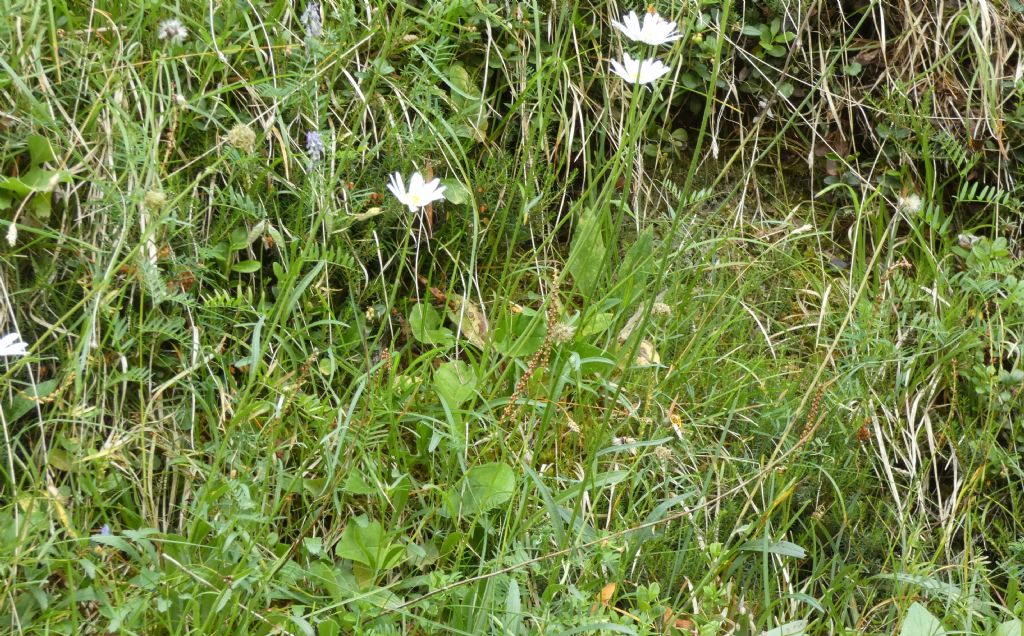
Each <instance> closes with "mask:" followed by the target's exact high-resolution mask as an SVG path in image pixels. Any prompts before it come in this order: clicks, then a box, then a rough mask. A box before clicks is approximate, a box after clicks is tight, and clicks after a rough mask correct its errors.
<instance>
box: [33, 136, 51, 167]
mask: <svg viewBox="0 0 1024 636" xmlns="http://www.w3.org/2000/svg"><path fill="white" fill-rule="evenodd" d="M28 152H29V155H30V156H31V157H32V165H33V166H38V165H41V164H44V163H46V162H47V161H53V160H54V158H55V154H54V152H53V146H51V145H50V142H49V140H47V139H46V137H43V136H42V135H29V136H28Z"/></svg>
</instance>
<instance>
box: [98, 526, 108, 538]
mask: <svg viewBox="0 0 1024 636" xmlns="http://www.w3.org/2000/svg"><path fill="white" fill-rule="evenodd" d="M100 534H101V535H103V536H105V537H106V536H109V535H110V526H108V525H107V524H103V527H102V528H100Z"/></svg>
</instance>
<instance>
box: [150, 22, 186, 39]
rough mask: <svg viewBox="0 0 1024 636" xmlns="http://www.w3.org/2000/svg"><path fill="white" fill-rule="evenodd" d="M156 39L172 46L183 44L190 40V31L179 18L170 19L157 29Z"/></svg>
mask: <svg viewBox="0 0 1024 636" xmlns="http://www.w3.org/2000/svg"><path fill="white" fill-rule="evenodd" d="M156 37H158V38H160V39H161V40H164V41H167V42H170V43H171V44H181V43H182V42H184V41H185V40H187V39H188V29H186V28H185V25H184V24H182V23H181V20H179V19H177V18H168V19H167V20H164V21H163V22H161V23H160V26H159V27H157V29H156Z"/></svg>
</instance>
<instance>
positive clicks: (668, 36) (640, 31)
mask: <svg viewBox="0 0 1024 636" xmlns="http://www.w3.org/2000/svg"><path fill="white" fill-rule="evenodd" d="M612 26H614V27H615V28H616V29H618V30H619V31H622V34H623V35H625V36H626V37H627V38H629V39H630V40H633V41H634V42H643V43H644V44H652V45H654V46H658V45H659V44H668V43H669V42H674V41H676V40H678V39H679V38H681V37H683V34H682V33H680V32H678V31H676V23H675V22H671V21H669V20H666V19H665V18H663V17H661V16H660V15H658V14H657V13H645V14H644V23H643V26H640V18H638V17H637V15H636V11H630V12H629V13H628V14H626V15H624V16H622V22H619V21H617V20H612Z"/></svg>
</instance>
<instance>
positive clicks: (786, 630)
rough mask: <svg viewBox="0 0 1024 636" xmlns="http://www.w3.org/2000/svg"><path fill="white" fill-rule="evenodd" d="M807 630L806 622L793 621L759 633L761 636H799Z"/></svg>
mask: <svg viewBox="0 0 1024 636" xmlns="http://www.w3.org/2000/svg"><path fill="white" fill-rule="evenodd" d="M806 629H807V621H793V622H791V623H786V624H785V625H779V626H778V627H776V628H775V629H769V630H767V631H764V632H761V636H800V635H801V634H803V633H804V630H806Z"/></svg>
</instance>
